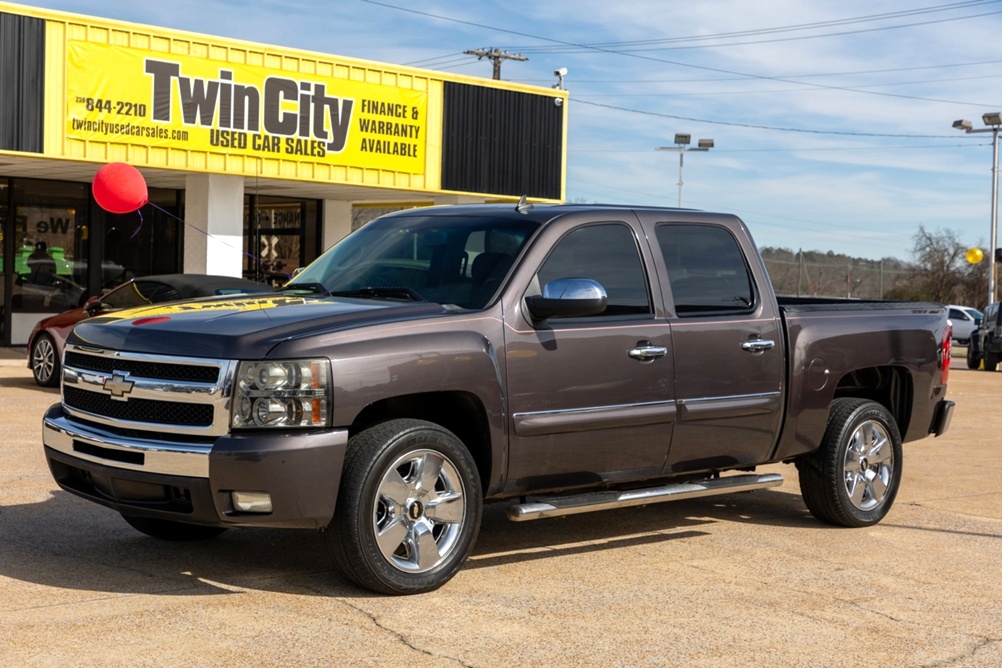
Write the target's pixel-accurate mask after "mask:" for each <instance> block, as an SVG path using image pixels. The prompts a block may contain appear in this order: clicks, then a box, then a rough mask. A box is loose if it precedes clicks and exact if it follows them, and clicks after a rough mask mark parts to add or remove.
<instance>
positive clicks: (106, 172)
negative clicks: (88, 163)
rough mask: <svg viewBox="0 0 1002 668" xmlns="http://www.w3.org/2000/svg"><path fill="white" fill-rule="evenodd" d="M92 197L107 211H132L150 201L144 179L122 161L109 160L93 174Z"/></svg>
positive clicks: (137, 171) (133, 168) (136, 170)
mask: <svg viewBox="0 0 1002 668" xmlns="http://www.w3.org/2000/svg"><path fill="white" fill-rule="evenodd" d="M91 190H92V191H93V192H94V199H95V200H97V203H98V205H99V206H100V207H101V208H102V209H104V210H105V211H108V212H109V213H132V212H133V211H136V210H138V209H139V207H141V206H143V205H144V204H146V203H147V202H148V201H150V197H149V191H148V190H147V189H146V179H144V178H143V175H142V174H140V173H139V170H138V169H136V168H135V167H133V166H132V165H129V164H127V163H124V162H110V163H108V164H107V165H105V166H104V167H102V168H101V169H99V170H97V174H95V175H94V182H93V183H92V184H91Z"/></svg>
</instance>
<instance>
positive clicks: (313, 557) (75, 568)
mask: <svg viewBox="0 0 1002 668" xmlns="http://www.w3.org/2000/svg"><path fill="white" fill-rule="evenodd" d="M738 497H741V498H738ZM504 513H505V504H493V505H490V506H488V507H487V508H485V511H484V518H483V523H482V527H481V533H480V537H479V540H478V542H477V546H476V548H475V549H474V552H473V555H472V556H471V558H470V560H469V561H468V562H467V564H466V566H465V567H464V568H466V569H483V568H493V567H498V566H501V565H510V564H517V563H520V562H528V561H533V560H537V559H547V558H553V557H557V556H562V555H569V554H585V553H590V552H601V551H609V550H615V549H617V548H623V547H627V546H632V545H652V544H659V543H660V544H665V545H667V544H669V543H670V542H671V541H675V540H678V539H681V538H688V539H698V538H699V537H700V536H704V535H709V534H711V533H712V532H713V531H714V530H715V528H714V527H715V525H719V524H721V523H727V522H738V523H749V524H754V525H761V526H762V527H763V530H767V529H766V528H765V527H767V526H768V525H782V526H792V527H800V526H815V527H817V528H818V529H819V530H823V528H824V527H823V525H820V524H818V523H817V522H816V521H815V520H813V519H811V518H810V516H809V515H808V514H807V511H806V509H804V507H803V505H802V503H801V502H800V497H799V496H798V495H794V494H789V493H781V492H775V491H772V490H768V491H765V490H763V491H759V492H755V493H753V494H742V495H736V494H735V495H728V496H720V497H716V498H711V499H701V500H691V501H677V502H673V503H665V504H658V505H653V506H646V507H638V508H627V509H618V510H610V511H604V512H598V513H590V514H585V515H576V516H572V517H566V518H561V519H549V520H538V521H534V522H525V523H516V522H510V521H508V520H507V519H506V518H505V514H504ZM3 578H9V579H12V580H18V581H22V582H26V583H34V584H39V585H43V586H46V587H54V588H57V589H63V590H69V591H86V592H103V593H109V594H148V595H170V596H201V595H220V594H231V593H240V592H241V591H242V590H245V589H250V590H262V591H271V592H276V593H289V594H297V595H316V596H346V597H367V596H370V593H368V592H364V591H362V590H359V589H357V588H356V587H354V586H353V585H351V584H350V583H348V582H347V581H346V580H344V579H343V578H342V577H341V576H340V574H339V573H338V572H337V570H336V569H334V567H333V566H332V565H331V563H330V561H329V559H328V556H327V550H326V547H325V545H324V539H323V536H322V535H321V534H320V533H319V532H316V531H295V530H243V529H233V530H230V531H227V532H226V533H224V534H223V535H222V536H220V537H218V538H215V539H213V540H208V541H200V542H187V543H175V542H169V541H160V540H157V539H154V538H150V537H148V536H145V535H143V534H140V533H139V532H137V531H135V530H134V529H132V528H131V527H129V526H128V525H127V524H126V523H125V521H124V520H122V519H121V517H119V516H118V514H116V513H114V512H113V511H111V510H108V509H106V508H103V507H100V506H96V505H93V504H90V503H85V502H83V501H80V500H79V499H76V498H75V497H73V496H71V495H69V494H67V493H65V492H62V491H54V492H52V495H51V496H50V497H49V498H48V499H46V500H45V501H42V502H38V503H28V504H23V505H5V506H0V592H2V593H3V596H4V598H6V599H7V600H8V604H9V605H13V606H14V607H15V608H16V607H19V606H18V605H17V604H16V603H15V601H14V600H12V597H11V593H10V591H4V590H5V589H8V588H9V587H10V585H3ZM15 589H16V587H15ZM21 595H22V596H23V595H24V594H21ZM46 595H47V596H50V597H51V598H53V599H54V600H60V599H67V598H68V599H72V598H75V597H74V596H73V595H71V594H68V593H66V592H61V593H56V594H46ZM14 598H17V596H15V597H14ZM37 604H38V602H37V601H35V602H34V604H33V605H37Z"/></svg>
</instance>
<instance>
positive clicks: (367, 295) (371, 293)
mask: <svg viewBox="0 0 1002 668" xmlns="http://www.w3.org/2000/svg"><path fill="white" fill-rule="evenodd" d="M328 294H329V295H330V296H331V297H359V298H361V299H396V300H400V301H408V302H423V301H427V300H426V299H425V298H424V297H422V296H421V295H420V294H418V293H417V292H415V291H414V290H411V289H410V288H405V287H392V288H391V287H375V286H371V287H370V286H367V287H364V288H359V289H357V290H338V291H336V292H331V293H328Z"/></svg>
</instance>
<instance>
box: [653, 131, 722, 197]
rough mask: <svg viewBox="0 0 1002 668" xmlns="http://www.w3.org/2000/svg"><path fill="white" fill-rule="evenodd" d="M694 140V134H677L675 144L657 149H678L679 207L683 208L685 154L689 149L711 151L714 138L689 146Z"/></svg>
mask: <svg viewBox="0 0 1002 668" xmlns="http://www.w3.org/2000/svg"><path fill="white" fill-rule="evenodd" d="M691 142H692V135H686V134H680V133H676V134H675V145H674V146H657V147H655V149H654V150H656V151H678V207H679V208H680V209H681V208H682V171H683V169H684V167H685V154H686V152H687V151H709V150H710V149H711V148H713V140H712V139H700V140H699V143H698V144H697V145H696V146H689V144H690V143H691Z"/></svg>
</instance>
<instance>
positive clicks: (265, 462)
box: [42, 404, 348, 528]
mask: <svg viewBox="0 0 1002 668" xmlns="http://www.w3.org/2000/svg"><path fill="white" fill-rule="evenodd" d="M42 440H43V442H44V444H45V456H46V459H47V461H48V463H49V470H50V471H51V472H52V475H53V477H54V478H55V480H56V482H57V483H58V484H59V486H60V487H61V488H63V489H64V490H66V491H67V492H70V493H72V494H75V495H77V496H80V497H83V498H85V499H88V500H90V501H93V502H95V503H99V504H101V505H103V506H107V507H109V508H113V509H114V510H117V511H119V512H120V513H123V514H126V515H133V516H137V517H151V518H158V519H165V520H172V521H178V522H188V523H192V524H208V525H215V526H258V527H285V528H320V527H324V526H326V525H327V524H329V523H330V520H331V518H332V517H333V515H334V505H335V502H336V500H337V494H338V484H339V482H340V480H341V470H342V468H343V465H344V454H345V450H346V448H347V444H348V431H347V430H346V429H331V430H325V431H311V432H294V431H285V432H281V433H262V432H253V433H247V434H239V435H227V436H221V437H218V438H216V439H214V440H210V441H206V440H192V439H184V440H156V439H151V438H148V436H147V435H139V436H137V435H135V432H131V433H126V432H122V431H119V430H116V429H113V428H109V427H105V426H103V425H97V424H94V423H89V422H81V421H80V420H77V419H74V418H71V417H69V416H68V415H66V413H65V412H64V411H63V408H62V405H61V404H55V405H53V406H52V407H50V408H49V410H48V411H47V412H46V413H45V416H44V417H43V418H42ZM234 491H241V492H264V493H267V494H269V495H270V496H271V499H272V511H271V512H270V513H242V512H238V511H236V510H235V509H234V508H233V504H232V500H231V493H232V492H234Z"/></svg>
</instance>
